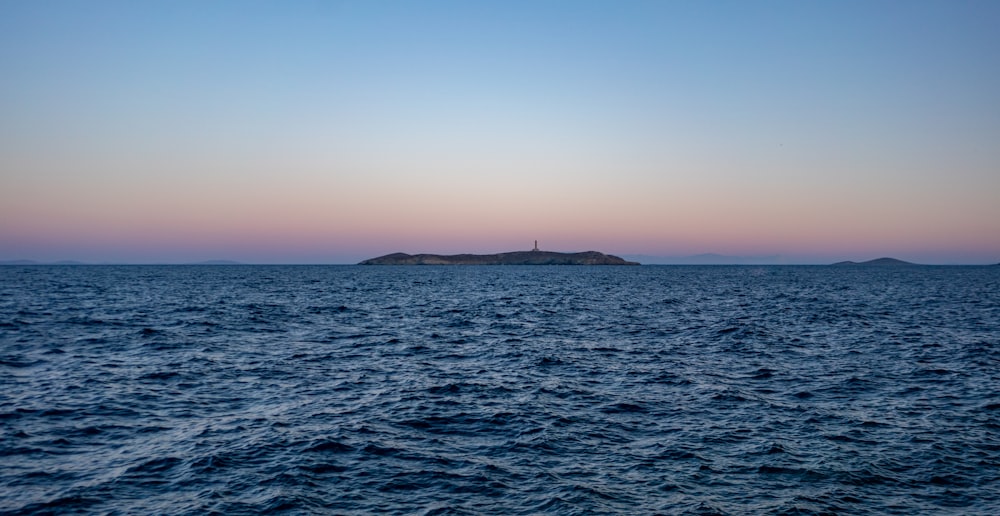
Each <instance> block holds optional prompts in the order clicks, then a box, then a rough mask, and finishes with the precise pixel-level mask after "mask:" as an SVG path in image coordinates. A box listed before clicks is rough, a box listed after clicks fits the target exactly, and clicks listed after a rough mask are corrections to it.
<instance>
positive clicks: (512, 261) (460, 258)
mask: <svg viewBox="0 0 1000 516" xmlns="http://www.w3.org/2000/svg"><path fill="white" fill-rule="evenodd" d="M359 265H639V263H638V262H630V261H627V260H624V259H622V258H619V257H617V256H613V255H609V254H604V253H600V252H597V251H585V252H582V253H557V252H552V251H514V252H509V253H497V254H454V255H440V254H406V253H393V254H387V255H385V256H379V257H378V258H371V259H368V260H365V261H363V262H361V263H360V264H359Z"/></svg>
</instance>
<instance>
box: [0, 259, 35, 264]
mask: <svg viewBox="0 0 1000 516" xmlns="http://www.w3.org/2000/svg"><path fill="white" fill-rule="evenodd" d="M0 265H38V262H36V261H34V260H3V261H0Z"/></svg>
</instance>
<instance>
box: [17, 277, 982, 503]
mask: <svg viewBox="0 0 1000 516" xmlns="http://www.w3.org/2000/svg"><path fill="white" fill-rule="evenodd" d="M0 513H2V514H5V515H20V514H67V513H83V514H226V515H231V514H260V513H285V514H376V513H377V514H567V515H577V514H705V515H710V514H796V515H801V514H852V515H854V514H879V515H881V514H907V515H909V514H982V515H995V514H998V513H1000V267H997V266H992V267H974V266H962V267H945V266H940V267H938V266H912V267H906V266H900V267H830V266H640V267H611V266H437V267H435V266H409V267H407V266H403V267H381V266H356V265H344V266H244V265H227V266H222V265H215V266H181V265H176V266H110V265H105V266H3V267H0Z"/></svg>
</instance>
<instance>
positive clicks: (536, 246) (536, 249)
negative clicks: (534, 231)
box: [531, 240, 538, 252]
mask: <svg viewBox="0 0 1000 516" xmlns="http://www.w3.org/2000/svg"><path fill="white" fill-rule="evenodd" d="M531 251H532V252H535V251H538V240H535V248H534V249H532V250H531Z"/></svg>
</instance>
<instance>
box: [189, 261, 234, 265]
mask: <svg viewBox="0 0 1000 516" xmlns="http://www.w3.org/2000/svg"><path fill="white" fill-rule="evenodd" d="M191 265H242V264H241V263H240V262H234V261H232V260H205V261H203V262H196V263H192V264H191Z"/></svg>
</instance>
